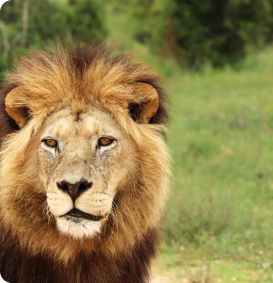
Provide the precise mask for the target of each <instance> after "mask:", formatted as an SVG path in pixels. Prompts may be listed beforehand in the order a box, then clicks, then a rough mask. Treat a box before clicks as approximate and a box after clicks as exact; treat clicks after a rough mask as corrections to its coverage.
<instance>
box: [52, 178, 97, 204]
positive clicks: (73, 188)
mask: <svg viewBox="0 0 273 283" xmlns="http://www.w3.org/2000/svg"><path fill="white" fill-rule="evenodd" d="M92 185H93V183H92V182H88V181H87V180H86V179H85V178H81V180H80V181H79V182H76V183H74V184H71V183H69V182H67V181H65V180H63V181H61V182H60V183H57V187H58V188H59V189H60V190H61V191H63V192H65V193H67V194H69V196H70V197H71V199H72V200H73V202H75V200H76V199H77V197H79V196H80V195H81V194H82V193H84V192H86V191H87V190H88V189H90V188H91V187H92Z"/></svg>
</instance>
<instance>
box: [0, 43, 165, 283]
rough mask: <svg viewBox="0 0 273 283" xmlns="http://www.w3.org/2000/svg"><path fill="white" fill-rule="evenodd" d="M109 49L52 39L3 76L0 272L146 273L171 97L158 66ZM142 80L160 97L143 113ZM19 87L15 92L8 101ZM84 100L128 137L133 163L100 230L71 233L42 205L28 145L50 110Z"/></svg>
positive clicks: (134, 277)
mask: <svg viewBox="0 0 273 283" xmlns="http://www.w3.org/2000/svg"><path fill="white" fill-rule="evenodd" d="M112 54H113V52H112V50H111V48H109V47H108V46H106V45H96V44H93V45H91V46H86V45H80V44H78V45H77V46H75V47H69V48H63V47H61V46H60V45H58V46H57V47H56V49H55V50H54V51H53V52H51V53H45V52H42V51H35V52H33V53H32V54H31V55H30V56H29V57H24V58H22V59H20V60H19V62H18V64H17V68H16V69H15V70H14V71H12V72H11V73H10V74H9V75H8V76H7V79H6V81H5V85H4V88H3V89H2V90H1V92H0V121H1V126H2V128H1V130H0V138H1V140H2V141H3V142H2V145H1V163H0V178H1V185H0V190H1V194H0V273H1V274H2V276H3V278H4V279H6V280H7V281H8V282H11V283H12V282H16V283H25V282H27V283H31V282H33V283H34V282H35V283H42V282H50V283H55V282H56V283H57V282H60V283H61V282H62V283H63V282H71V283H72V282H79V283H80V282H81V283H85V282H86V283H87V282H88V283H89V282H90V283H130V282H132V283H143V282H148V278H149V266H150V260H151V258H152V257H154V256H155V248H156V246H157V244H158V239H157V238H158V224H159V220H160V217H161V215H162V209H163V206H164V202H165V198H166V191H167V187H168V177H169V175H170V166H169V155H168V151H167V149H166V145H165V143H164V141H163V139H162V132H164V123H165V122H166V121H167V118H168V115H167V108H166V105H167V96H166V94H165V92H164V91H163V89H162V88H161V87H160V86H159V84H160V81H161V78H160V77H159V76H158V75H157V74H156V73H154V72H153V71H151V70H149V69H148V68H147V67H146V66H144V65H142V64H138V63H135V62H133V59H132V56H130V55H118V56H114V55H112ZM143 83H144V84H145V85H148V86H151V87H152V88H153V89H155V90H156V92H157V94H158V98H159V105H158V109H157V111H156V113H153V116H152V117H150V116H151V115H150V116H149V117H148V118H149V119H148V118H145V117H144V118H143V117H141V114H140V113H141V111H143V109H144V110H145V107H146V108H147V107H148V106H147V105H146V104H145V103H146V102H145V103H144V100H145V99H147V97H145V95H146V96H147V94H145V93H141V91H139V84H143ZM136 86H137V88H136ZM16 91H17V92H20V96H19V99H18V95H16V99H14V101H13V100H12V101H11V99H10V100H9V101H8V100H7V99H6V97H8V96H9V94H10V93H11V92H16ZM5 99H6V101H5ZM12 99H13V98H12ZM10 101H11V102H10ZM8 103H12V104H13V107H14V108H13V109H10V106H9V105H8ZM88 105H92V106H93V107H95V108H97V109H99V110H101V111H103V112H106V113H108V114H110V115H111V117H112V118H113V119H114V120H115V121H116V122H117V123H118V124H119V125H121V127H122V128H123V129H124V131H126V132H127V133H128V134H129V135H130V136H131V139H132V141H133V142H134V143H135V144H136V147H137V149H138V160H139V162H138V166H139V168H138V170H137V173H136V172H132V177H131V178H129V179H128V180H129V181H128V183H127V184H126V185H125V187H126V190H121V191H119V192H118V193H117V195H116V196H115V199H114V207H113V217H112V218H110V219H109V221H108V223H107V225H105V226H104V228H103V231H102V232H101V234H100V235H98V236H96V237H95V238H91V239H89V238H83V239H71V238H70V237H68V236H66V235H62V234H60V233H59V232H58V231H57V230H56V227H55V223H54V220H53V221H51V220H50V218H47V216H46V211H44V210H43V207H44V204H45V202H46V196H45V194H44V192H43V191H42V190H41V189H40V188H39V182H38V180H37V172H36V171H37V170H36V171H35V170H34V167H35V164H33V160H34V157H33V155H34V154H35V152H33V147H34V145H35V144H36V143H37V132H39V129H40V128H41V126H42V125H43V123H44V121H45V120H46V119H47V117H48V115H50V113H52V112H54V113H55V112H58V111H59V110H61V109H63V108H65V107H69V108H71V109H72V112H73V113H75V114H77V113H79V112H81V111H82V110H84V109H85V108H86V106H88ZM145 105H146V106H145ZM5 109H6V110H7V112H8V114H9V115H8V114H7V112H6V111H5ZM145 111H146V110H145ZM17 115H19V116H20V119H21V120H20V121H19V122H18V120H17ZM145 119H146V120H147V121H148V122H147V123H144V122H143V121H146V120H145ZM15 189H16V190H15ZM14 192H16V195H14Z"/></svg>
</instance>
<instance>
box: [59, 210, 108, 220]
mask: <svg viewBox="0 0 273 283" xmlns="http://www.w3.org/2000/svg"><path fill="white" fill-rule="evenodd" d="M63 216H72V217H77V218H84V219H88V220H92V221H100V220H101V219H102V218H103V216H100V215H92V214H88V213H85V212H83V211H81V210H79V209H77V208H73V209H72V210H70V211H69V212H68V213H66V214H65V215H63Z"/></svg>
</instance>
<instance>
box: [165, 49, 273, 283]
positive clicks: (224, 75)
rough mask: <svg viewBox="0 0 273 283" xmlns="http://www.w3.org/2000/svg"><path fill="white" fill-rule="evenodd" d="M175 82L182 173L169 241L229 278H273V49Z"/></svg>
mask: <svg viewBox="0 0 273 283" xmlns="http://www.w3.org/2000/svg"><path fill="white" fill-rule="evenodd" d="M167 85H168V88H169V91H170V93H171V95H172V100H173V112H172V116H173V117H172V123H171V130H170V134H169V136H168V144H169V147H170V149H171V152H172V156H173V167H174V179H173V182H172V189H171V193H170V197H169V202H168V205H167V208H166V213H165V219H164V221H163V236H164V240H165V245H167V246H170V247H172V248H173V249H174V250H173V253H178V254H179V255H180V254H181V250H179V247H180V246H183V249H186V250H187V248H188V247H190V253H191V256H189V255H187V256H186V257H185V260H186V259H187V260H188V262H187V264H188V266H191V264H194V262H195V261H196V260H197V259H200V258H202V260H203V261H205V262H211V263H212V265H213V269H212V270H214V272H213V276H215V278H217V277H219V278H222V279H223V280H224V281H221V282H231V281H228V280H231V278H233V279H232V280H235V281H237V282H272V280H273V278H272V276H271V273H272V274H273V272H272V271H273V269H272V268H273V49H272V48H268V49H267V50H266V51H263V52H260V53H259V54H257V55H254V56H252V57H250V58H249V59H248V60H246V61H245V62H244V63H243V64H241V65H240V66H238V67H237V69H233V70H232V69H225V70H212V69H210V68H207V69H206V68H205V69H204V70H203V71H202V72H199V73H196V74H191V73H183V72H181V73H177V74H174V75H173V76H172V77H170V78H169V79H168V81H167ZM163 255H164V253H163ZM169 256H171V255H169ZM163 257H164V256H163ZM181 259H183V256H181ZM216 262H218V263H217V264H216ZM200 264H201V263H200ZM236 266H237V267H238V270H237V269H236V268H235V267H236ZM181 268H182V270H185V268H183V267H181ZM236 270H237V271H236ZM250 272H252V273H253V274H255V276H254V275H253V276H252V275H250ZM214 273H215V274H214ZM252 273H251V274H252ZM236 274H237V275H236ZM230 276H231V277H230ZM247 276H249V277H247ZM250 277H251V278H250ZM234 278H235V279H234ZM225 280H226V281H225ZM261 280H263V281H261ZM170 282H171V281H170ZM215 282H217V281H215ZM219 282H220V281H219Z"/></svg>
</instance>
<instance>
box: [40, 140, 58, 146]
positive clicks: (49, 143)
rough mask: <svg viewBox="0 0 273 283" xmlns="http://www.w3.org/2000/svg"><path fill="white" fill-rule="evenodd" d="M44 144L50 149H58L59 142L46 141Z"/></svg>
mask: <svg viewBox="0 0 273 283" xmlns="http://www.w3.org/2000/svg"><path fill="white" fill-rule="evenodd" d="M43 142H44V143H45V144H46V145H47V146H49V147H57V144H58V143H57V141H55V140H53V139H45V140H43Z"/></svg>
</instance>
